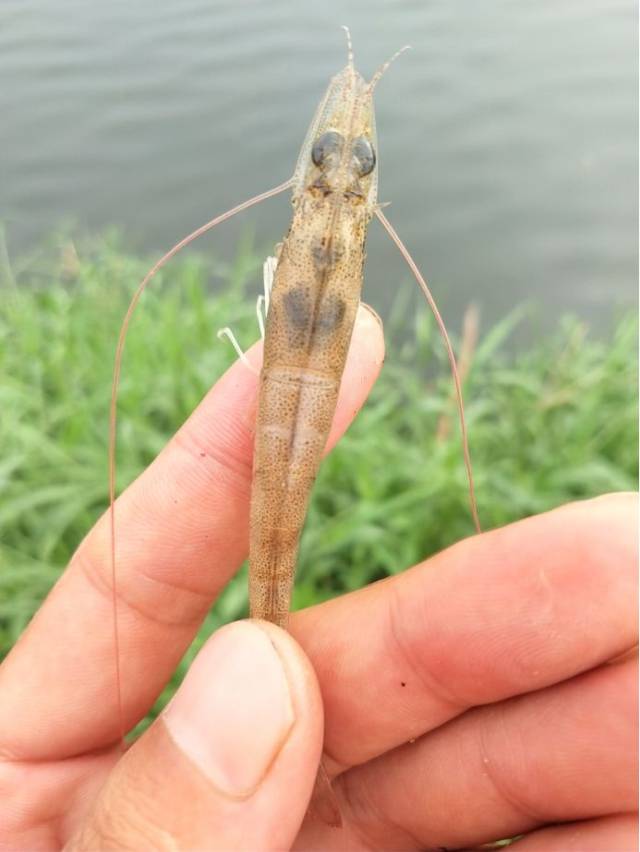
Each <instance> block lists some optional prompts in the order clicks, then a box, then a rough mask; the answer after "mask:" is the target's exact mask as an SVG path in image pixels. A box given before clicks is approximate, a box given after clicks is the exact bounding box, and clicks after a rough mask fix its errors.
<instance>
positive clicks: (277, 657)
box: [72, 621, 323, 850]
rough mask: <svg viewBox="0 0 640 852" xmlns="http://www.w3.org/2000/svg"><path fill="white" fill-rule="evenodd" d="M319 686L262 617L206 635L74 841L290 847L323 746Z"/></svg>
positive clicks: (87, 845)
mask: <svg viewBox="0 0 640 852" xmlns="http://www.w3.org/2000/svg"><path fill="white" fill-rule="evenodd" d="M322 731H323V716H322V704H321V699H320V691H319V688H318V684H317V681H316V677H315V674H314V672H313V670H312V668H311V665H310V663H309V662H308V660H307V658H306V657H305V656H304V654H303V652H302V651H301V650H300V648H299V646H298V645H297V644H296V642H295V641H294V640H293V639H292V638H291V637H290V636H289V635H288V634H287V633H285V632H284V631H283V630H280V629H279V628H277V627H275V626H274V625H271V624H267V623H266V622H258V621H253V622H252V621H241V622H236V623H235V624H230V625H227V626H226V627H223V628H222V629H221V630H219V631H218V632H217V633H215V634H214V635H213V636H212V637H211V638H210V639H209V641H208V642H207V643H206V645H205V646H204V647H203V648H202V650H201V651H200V653H199V654H198V656H197V658H196V660H195V661H194V663H193V665H192V666H191V668H190V670H189V672H188V674H187V676H186V677H185V679H184V682H183V683H182V686H181V687H180V689H179V690H178V692H177V693H176V695H175V697H174V698H173V700H172V701H171V703H170V704H169V705H168V706H167V708H166V709H165V711H164V712H163V714H162V715H161V716H160V717H159V718H158V719H157V720H156V721H155V722H154V724H153V725H152V726H151V728H150V729H149V730H148V731H147V732H146V733H145V734H144V735H143V736H142V737H141V738H140V740H138V741H137V742H136V743H135V745H133V746H132V747H131V749H130V750H129V751H128V752H127V754H126V755H125V756H124V757H123V758H122V760H121V761H120V763H119V764H118V765H117V766H116V768H115V769H114V771H113V772H112V774H111V775H110V777H109V780H108V781H107V784H106V785H105V787H104V788H103V790H102V791H101V793H100V796H99V799H98V802H97V804H96V806H95V808H94V811H93V813H92V815H91V816H90V817H89V820H88V824H87V825H86V826H85V828H84V829H83V831H82V832H81V833H80V835H79V836H78V837H77V839H76V842H75V844H72V848H74V849H96V848H100V849H103V848H118V849H122V848H125V849H140V848H142V849H156V850H162V849H172V850H175V849H176V848H179V849H210V850H214V849H224V850H229V849H252V850H253V849H265V850H269V849H283V848H284V849H288V848H289V847H290V846H291V844H292V843H293V841H294V839H295V837H296V834H297V833H298V829H299V827H300V824H301V822H302V820H303V818H304V815H305V812H306V809H307V806H308V803H309V798H310V796H311V792H312V789H313V784H314V780H315V777H316V773H317V770H318V763H319V760H320V755H321V751H322Z"/></svg>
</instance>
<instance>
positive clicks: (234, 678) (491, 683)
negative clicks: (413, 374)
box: [0, 313, 636, 852]
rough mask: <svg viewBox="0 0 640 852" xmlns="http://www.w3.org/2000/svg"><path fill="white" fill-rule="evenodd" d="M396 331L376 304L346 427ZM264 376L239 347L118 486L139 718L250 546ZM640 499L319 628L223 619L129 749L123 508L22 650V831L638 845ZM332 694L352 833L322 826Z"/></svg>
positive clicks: (362, 599) (517, 540)
mask: <svg viewBox="0 0 640 852" xmlns="http://www.w3.org/2000/svg"><path fill="white" fill-rule="evenodd" d="M382 345H383V344H382V339H381V334H380V330H379V328H378V327H377V323H375V321H374V320H372V319H371V317H370V315H368V314H366V313H364V314H361V316H360V321H359V323H358V325H357V327H356V332H355V334H354V341H353V345H352V350H351V352H350V356H349V358H350V360H349V364H348V367H347V371H346V374H345V380H344V382H343V387H342V389H341V397H340V402H339V408H338V412H337V414H336V420H335V424H334V431H333V433H332V439H331V440H332V442H334V441H335V440H336V439H337V437H338V436H339V434H340V433H341V432H342V431H344V428H345V427H346V425H347V422H348V421H349V420H350V419H351V417H352V416H353V415H354V414H355V411H356V410H357V409H358V408H359V406H360V405H361V403H362V402H363V400H364V398H365V397H366V394H367V392H368V390H369V388H370V386H371V385H372V383H373V381H374V380H375V377H376V375H377V372H378V369H379V366H380V363H381V360H382ZM250 357H251V358H255V359H256V361H258V359H259V352H258V351H255V352H252V353H250ZM255 392H256V380H255V378H254V377H253V376H252V375H251V374H250V373H249V371H247V370H246V369H245V368H244V367H243V366H242V365H240V364H236V365H234V367H233V368H232V369H231V370H230V371H229V372H228V373H227V374H226V375H225V376H224V377H223V379H221V381H220V382H219V383H218V385H216V387H215V388H214V390H213V391H212V392H211V393H210V394H209V396H208V397H207V399H206V400H205V401H204V402H203V403H202V405H201V406H200V407H199V409H198V410H197V411H196V413H195V414H194V415H193V416H192V418H190V420H189V422H188V423H187V424H186V425H185V427H183V429H182V430H181V431H180V432H179V433H178V436H177V437H176V438H175V439H174V440H173V441H172V442H171V443H170V444H169V445H168V447H167V448H166V449H165V450H164V451H163V453H161V455H160V456H159V458H158V460H157V461H156V462H154V464H153V465H152V466H151V467H150V468H149V469H148V470H147V471H146V472H145V474H143V476H142V477H140V478H139V479H138V480H137V481H136V483H134V485H133V486H132V487H131V488H129V489H128V490H127V492H126V493H125V494H124V495H123V496H122V497H121V498H120V500H119V502H118V520H119V523H118V566H119V573H118V591H119V595H120V599H121V600H120V604H119V622H120V646H121V654H120V657H121V661H122V672H121V679H122V684H123V698H124V714H125V721H126V724H127V726H132V725H133V724H135V722H136V721H137V720H138V719H139V718H141V717H142V716H143V715H144V714H145V713H146V711H147V710H148V708H149V707H150V706H151V704H152V703H153V701H154V699H155V698H156V696H157V694H158V693H159V692H160V690H161V688H162V686H163V685H164V683H165V682H166V680H167V679H168V677H169V676H170V674H171V672H172V671H173V669H174V668H175V666H176V664H177V662H178V660H179V659H180V657H181V656H182V654H183V653H184V651H185V649H186V647H188V645H189V643H190V641H191V639H192V638H193V636H194V634H195V632H196V630H197V627H198V624H199V622H200V621H201V619H202V617H203V616H204V614H205V613H206V612H207V611H208V609H209V607H210V605H211V601H212V600H213V599H214V598H215V597H216V595H217V594H218V593H219V591H220V590H221V588H222V587H223V586H224V584H225V583H226V582H227V580H228V579H229V577H230V576H231V575H232V574H233V572H234V571H235V570H236V568H237V566H238V564H239V563H240V562H241V561H242V558H243V557H244V555H245V553H246V542H247V516H248V497H249V480H250V470H251V462H250V459H251V445H252V439H251V424H252V419H253V413H254V407H255ZM631 504H632V500H631V499H630V498H627V497H624V496H615V497H611V498H606V499H601V500H597V501H590V502H587V503H582V504H576V505H573V506H569V507H566V508H564V509H561V510H558V511H557V512H552V513H549V514H547V515H544V516H540V517H538V518H533V519H530V520H527V521H524V522H522V523H520V524H515V525H512V526H511V527H507V528H505V529H503V530H498V531H495V532H492V533H488V534H485V535H483V536H480V537H475V538H472V539H468V540H466V541H464V542H462V543H460V544H458V545H456V546H455V547H453V548H451V549H450V550H448V551H446V552H444V553H442V554H440V555H439V556H437V557H435V558H434V559H433V560H430V561H429V562H427V563H425V564H424V565H421V566H418V567H416V568H414V569H412V570H411V571H408V572H405V573H404V574H402V575H399V576H398V577H394V578H392V579H390V580H388V581H385V582H382V583H378V584H375V585H374V586H371V587H369V588H368V589H365V590H363V591H362V592H359V593H357V594H354V595H348V596H345V597H344V598H342V599H339V600H336V601H332V602H330V603H327V604H324V605H322V606H319V607H313V608H311V609H309V610H307V611H304V612H301V613H298V614H296V615H295V616H293V617H292V619H291V632H292V634H293V636H295V638H296V639H297V640H298V643H300V644H298V643H297V642H296V641H294V639H292V638H291V636H289V635H287V634H286V633H284V632H283V631H280V630H278V629H277V628H275V627H273V626H271V625H265V624H256V623H250V622H240V623H238V624H235V625H231V626H227V627H225V628H222V629H221V630H220V631H218V632H217V633H216V634H215V635H214V636H213V637H212V638H211V639H210V640H209V641H208V642H207V644H206V645H205V647H204V648H203V649H202V651H201V652H200V654H199V655H198V658H197V659H196V661H195V663H194V664H193V666H192V667H191V670H190V672H189V673H188V675H187V677H186V678H185V681H184V683H183V685H182V686H181V688H180V689H179V691H178V693H177V694H176V697H175V698H174V700H173V702H172V703H171V704H170V706H169V708H168V709H167V710H165V712H164V714H163V715H162V716H161V717H160V718H159V719H158V720H157V721H156V722H155V723H154V724H153V725H152V726H151V728H150V729H149V731H148V732H147V733H145V734H144V735H143V736H142V737H141V738H140V739H139V740H138V741H137V742H136V743H135V744H134V745H133V746H132V747H131V748H130V749H129V750H128V751H127V752H126V754H124V755H123V754H122V753H121V750H120V748H119V746H117V745H114V742H115V741H116V740H117V737H118V718H117V711H116V709H115V708H116V705H115V699H114V660H113V654H114V650H113V639H112V612H111V596H110V589H109V530H108V524H107V523H106V521H105V519H103V520H102V521H101V522H99V523H98V524H97V525H96V527H95V528H94V529H93V530H92V531H91V533H90V534H89V535H88V536H87V538H86V539H85V541H84V542H83V543H82V545H81V546H80V548H79V549H78V551H77V553H76V555H75V556H74V558H73V560H72V562H71V565H70V567H69V569H68V571H67V572H66V573H65V575H64V576H63V578H62V579H61V581H60V582H59V583H58V585H57V586H56V588H55V589H54V591H53V592H52V594H51V595H50V597H49V598H48V599H47V601H46V602H45V604H44V605H43V607H42V609H41V610H40V612H39V613H38V614H37V616H36V617H35V618H34V620H33V622H32V624H31V625H30V627H29V629H28V630H27V631H26V633H25V635H24V636H23V637H22V639H21V640H20V642H19V643H18V645H17V646H16V648H15V649H14V651H13V652H12V654H11V655H10V656H9V657H8V658H7V660H6V661H5V663H4V665H3V667H2V668H1V669H0V695H1V696H2V702H1V703H0V749H1V753H2V757H3V761H2V764H1V768H0V826H1V828H0V848H8V849H20V850H25V849H33V848H57V847H59V846H62V845H64V844H65V843H67V844H68V848H71V849H97V848H131V849H145V848H153V849H163V848H171V849H174V848H179V849H198V850H205V849H206V850H213V849H225V850H226V849H231V848H244V849H251V850H255V849H282V848H288V847H290V846H292V845H294V846H295V847H296V848H301V849H302V848H315V849H318V848H322V849H332V848H348V849H358V848H361V849H364V848H377V849H391V848H392V849H405V848H407V849H411V848H424V847H425V846H427V847H429V846H443V845H444V846H461V845H464V846H470V845H474V844H478V843H482V842H485V841H488V840H491V839H496V838H498V837H504V836H512V835H514V834H517V833H520V832H531V834H529V836H528V837H527V838H526V839H525V840H524V841H522V842H521V845H522V848H523V849H534V848H535V849H553V848H562V849H571V848H576V849H580V850H581V852H583V850H587V849H608V850H609V849H627V848H631V845H632V843H633V835H632V831H633V828H632V825H631V818H630V817H629V816H628V814H629V812H630V811H631V810H632V809H633V808H634V806H635V799H634V796H633V778H634V775H633V774H632V767H633V760H634V755H635V749H634V742H633V738H634V727H633V722H634V709H633V697H634V693H633V692H632V691H631V690H630V686H629V682H630V680H631V678H632V677H633V673H632V667H633V662H632V661H631V660H629V659H625V660H624V661H621V662H618V663H616V664H615V665H605V664H606V663H607V662H609V661H611V660H612V659H613V658H615V657H618V656H620V655H622V654H625V652H627V651H628V650H629V649H630V648H631V647H633V645H634V643H635V641H636V634H635V629H636V628H635V620H634V608H633V597H634V593H635V588H634V573H633V553H634V547H635V540H634V537H633V526H632V525H633V520H634V518H633V507H632V505H631ZM300 646H302V648H303V649H304V652H303V651H302V650H301V647H300ZM309 660H310V661H311V664H312V665H310V664H309ZM314 670H315V673H314ZM321 695H322V699H321V697H320V696H321ZM323 703H324V716H325V718H324V749H325V752H326V753H327V754H328V755H330V758H328V759H326V760H325V765H326V766H327V768H328V770H329V772H330V774H331V775H333V776H334V790H335V792H336V795H337V798H338V802H339V805H340V810H341V813H342V818H343V829H342V830H336V829H331V828H330V827H328V826H327V825H326V824H324V823H322V822H321V821H320V820H318V819H315V818H313V817H310V816H309V817H307V818H306V820H305V823H304V825H303V827H302V829H301V830H300V824H301V823H302V821H303V819H304V817H305V812H306V810H307V805H308V801H309V796H310V794H311V790H312V787H313V782H314V779H315V775H316V771H317V766H318V760H319V757H320V752H321V750H322V747H323V708H322V705H323ZM587 820H591V821H587ZM559 821H575V822H574V823H573V824H572V825H571V826H566V827H557V828H544V826H545V825H547V824H548V823H553V822H559ZM558 832H565V833H566V832H570V833H571V832H572V833H573V835H572V836H573V838H574V840H573V841H571V840H568V839H567V835H566V834H564V835H563V834H561V835H560V836H558ZM576 832H579V833H578V834H576ZM576 838H577V839H576ZM571 842H573V844H574V845H573V847H572V846H571ZM535 844H538V845H535Z"/></svg>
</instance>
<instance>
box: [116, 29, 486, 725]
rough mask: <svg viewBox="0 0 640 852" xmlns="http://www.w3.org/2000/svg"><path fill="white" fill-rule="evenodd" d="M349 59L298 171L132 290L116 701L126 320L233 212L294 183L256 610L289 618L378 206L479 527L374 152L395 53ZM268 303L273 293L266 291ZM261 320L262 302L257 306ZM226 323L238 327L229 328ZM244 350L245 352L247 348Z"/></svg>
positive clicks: (259, 454) (270, 340)
mask: <svg viewBox="0 0 640 852" xmlns="http://www.w3.org/2000/svg"><path fill="white" fill-rule="evenodd" d="M344 29H345V31H346V33H347V44H348V60H347V65H346V67H345V68H344V69H343V70H342V71H341V72H340V73H339V74H337V75H336V76H335V77H334V78H333V79H332V80H331V82H330V84H329V87H328V89H327V91H326V94H325V95H324V97H323V99H322V100H321V102H320V105H319V106H318V109H317V111H316V114H315V117H314V119H313V121H312V122H311V125H310V127H309V130H308V133H307V136H306V139H305V141H304V144H303V146H302V149H301V151H300V155H299V158H298V162H297V165H296V168H295V171H294V174H293V176H292V178H290V179H289V180H287V181H285V182H284V183H282V184H279V185H278V186H276V187H274V188H273V189H270V190H267V191H266V192H263V193H261V194H260V195H257V196H255V197H254V198H251V199H249V200H248V201H245V202H243V203H241V204H239V205H238V206H236V207H234V208H233V209H232V210H229V211H228V212H226V213H224V214H222V215H221V216H218V217H216V218H215V219H212V220H211V221H210V222H208V223H207V224H205V225H203V226H201V227H200V228H198V229H197V230H196V231H194V232H193V233H192V234H190V235H189V236H187V237H185V238H184V239H183V240H181V241H180V242H179V243H178V244H177V245H176V246H174V247H173V248H172V249H170V251H169V252H167V254H165V255H164V257H163V258H161V259H160V260H159V261H158V262H157V263H156V264H155V265H154V266H153V267H152V269H151V270H150V271H149V273H147V275H146V276H145V278H144V279H143V281H142V282H141V284H140V285H139V287H138V289H137V290H136V292H135V293H134V296H133V298H132V300H131V303H130V306H129V308H128V310H127V313H126V315H125V318H124V320H123V323H122V327H121V330H120V336H119V339H118V345H117V349H116V357H115V363H114V373H113V386H112V397H111V409H110V430H109V435H110V439H109V496H110V526H111V574H112V577H111V580H112V594H113V618H114V622H113V632H114V644H115V657H116V672H115V675H116V685H117V702H118V712H119V718H120V727H121V734H122V738H124V730H123V727H124V723H123V718H124V714H123V703H122V694H121V683H120V651H119V646H118V615H117V605H116V604H117V598H116V579H117V578H116V558H115V541H116V524H115V511H114V507H115V496H116V495H115V454H116V434H117V433H116V411H117V408H116V400H117V392H118V386H119V380H120V367H121V360H122V354H123V349H124V343H125V338H126V333H127V329H128V326H129V322H130V320H131V316H132V313H133V311H134V309H135V307H136V305H137V303H138V301H139V299H140V296H141V295H142V292H143V290H144V289H145V287H146V286H147V284H148V282H149V281H150V280H151V278H152V277H153V275H154V274H155V273H156V272H157V271H158V270H159V269H160V268H161V267H162V266H164V264H165V263H166V262H167V261H168V260H169V259H170V258H172V257H173V256H174V255H175V254H176V253H177V252H178V251H179V250H180V249H181V248H183V247H184V246H186V245H188V244H189V243H190V242H192V241H193V240H194V239H195V238H196V237H198V236H200V235H201V234H203V233H205V232H206V231H209V230H211V229H212V228H213V227H215V226H216V225H218V224H220V223H222V222H223V221H225V220H226V219H229V218H230V217H232V216H234V215H235V214H236V213H239V212H241V211H242V210H246V209H247V208H249V207H251V206H253V205H254V204H258V203H259V202H261V201H264V200H266V199H267V198H271V197H273V196H275V195H277V194H278V193H280V192H283V191H285V190H287V189H291V190H292V203H293V218H292V222H291V226H290V228H289V231H288V233H287V235H286V237H285V239H284V241H283V242H282V244H281V245H280V247H279V250H278V251H277V255H278V256H277V259H276V261H275V270H274V262H273V260H270V261H268V262H267V264H265V268H266V270H267V273H266V276H265V277H266V279H271V278H273V281H272V287H271V282H270V281H269V282H268V286H265V291H266V296H267V298H268V310H267V316H266V331H265V335H264V336H265V340H264V360H263V367H262V370H261V373H260V387H259V403H258V414H257V425H256V433H255V449H254V463H253V482H252V491H251V515H250V555H249V563H250V568H249V601H250V613H251V617H253V618H260V619H265V620H267V621H271V622H273V623H275V624H277V625H279V626H281V627H285V628H286V626H287V621H288V615H289V608H290V600H291V590H292V586H293V579H294V575H295V567H296V557H297V552H298V544H299V540H300V535H301V531H302V527H303V524H304V521H305V516H306V512H307V506H308V503H309V498H310V493H311V489H312V487H313V484H314V481H315V478H316V475H317V472H318V468H319V465H320V460H321V456H322V452H323V450H324V447H325V444H326V441H327V436H328V433H329V428H330V426H331V422H332V420H333V415H334V412H335V408H336V403H337V398H338V390H339V386H340V380H341V377H342V373H343V370H344V366H345V361H346V357H347V352H348V349H349V343H350V340H351V334H352V331H353V325H354V321H355V316H356V312H357V309H358V305H359V302H360V293H361V289H362V282H363V268H364V259H365V252H364V246H365V239H366V235H367V229H368V226H369V223H370V222H371V219H372V218H373V217H374V216H376V217H377V218H378V219H379V221H380V222H381V223H382V225H383V226H384V228H385V229H386V230H387V232H388V233H389V235H390V236H391V238H392V240H393V241H394V242H395V243H396V245H397V246H398V248H399V250H400V252H401V253H402V255H403V257H404V259H405V260H406V262H407V263H408V265H409V267H410V269H411V271H412V272H413V274H414V276H415V278H416V280H417V282H418V284H419V285H420V287H421V289H422V291H423V293H424V295H425V298H426V299H427V301H428V303H429V305H430V307H431V308H432V310H433V312H434V315H435V318H436V321H437V324H438V327H439V329H440V331H441V333H442V336H443V338H444V342H445V345H446V348H447V353H448V357H449V361H450V365H451V371H452V374H453V378H454V385H455V393H456V398H457V403H458V411H459V416H460V425H461V434H462V445H463V451H464V460H465V466H466V470H467V476H468V483H469V495H470V503H471V511H472V515H473V519H474V524H475V526H476V529H477V530H478V531H479V530H480V524H479V520H478V513H477V507H476V499H475V491H474V484H473V476H472V468H471V459H470V456H469V448H468V439H467V431H466V425H465V419H464V408H463V401H462V389H461V384H460V379H459V375H458V370H457V366H456V360H455V355H454V352H453V348H452V346H451V343H450V340H449V337H448V335H447V331H446V328H445V326H444V322H443V320H442V318H441V316H440V314H439V312H438V309H437V307H436V304H435V302H434V300H433V297H432V295H431V293H430V291H429V288H428V286H427V284H426V281H425V280H424V278H423V277H422V275H421V273H420V271H419V269H418V267H417V266H416V264H415V262H414V261H413V259H412V258H411V256H410V255H409V253H408V251H407V249H406V248H405V247H404V245H403V243H402V242H401V240H400V238H399V236H398V235H397V233H396V232H395V230H394V229H393V226H392V225H391V223H390V222H389V220H388V219H387V218H386V216H385V215H384V213H383V212H382V210H381V207H380V205H378V201H377V192H378V157H377V139H376V131H375V119H374V109H373V94H374V90H375V87H376V85H377V83H378V81H379V80H380V78H381V77H382V75H383V74H384V72H385V71H386V70H387V68H388V66H389V65H390V64H391V62H392V61H393V60H394V59H395V58H396V57H397V56H398V55H399V54H400V53H402V52H403V51H404V50H405V49H406V48H402V50H400V51H398V52H397V53H396V54H395V55H394V56H392V57H391V59H390V60H388V61H387V62H385V63H384V64H383V65H382V66H381V67H380V68H379V69H378V71H377V72H376V73H375V74H374V76H373V77H372V79H371V80H370V81H369V82H368V83H367V82H366V81H365V80H364V79H363V77H362V76H361V75H360V73H359V72H358V71H357V70H356V69H355V65H354V58H353V49H352V45H351V38H350V34H349V31H348V29H347V28H346V27H344ZM265 303H267V300H266V299H265ZM258 315H259V320H260V323H261V329H262V320H261V317H260V311H258ZM222 333H223V334H227V335H228V336H229V337H231V339H232V342H234V345H235V346H236V348H238V349H239V347H238V346H237V344H236V343H235V339H234V338H233V335H232V334H231V333H230V332H229V330H228V329H224V330H223V332H222ZM239 351H240V354H241V350H239Z"/></svg>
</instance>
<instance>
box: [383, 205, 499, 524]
mask: <svg viewBox="0 0 640 852" xmlns="http://www.w3.org/2000/svg"><path fill="white" fill-rule="evenodd" d="M376 216H377V217H378V219H379V220H380V222H381V223H382V225H383V227H384V229H385V231H386V232H387V233H388V234H389V236H390V237H391V239H392V240H393V242H394V243H395V244H396V246H397V247H398V249H399V251H400V254H401V255H402V256H403V258H404V259H405V260H406V262H407V264H408V266H409V269H410V270H411V271H412V272H413V274H414V277H415V279H416V281H417V282H418V284H419V285H420V289H421V290H422V292H423V293H424V296H425V298H426V300H427V302H428V303H429V307H430V308H431V310H432V312H433V315H434V317H435V318H436V323H437V324H438V328H439V329H440V334H441V335H442V338H443V340H444V345H445V347H446V349H447V355H448V356H449V364H450V365H451V374H452V376H453V382H454V384H455V389H456V400H457V403H458V414H459V416H460V432H461V434H462V452H463V454H464V466H465V468H466V470H467V480H468V482H469V502H470V504H471V515H472V517H473V523H474V526H475V528H476V532H482V528H481V526H480V518H479V517H478V504H477V502H476V491H475V487H474V484H473V469H472V466H471V453H470V452H469V440H468V435H467V424H466V421H465V416H464V402H463V400H462V385H461V383H460V376H459V374H458V365H457V364H456V356H455V354H454V351H453V346H452V345H451V340H450V339H449V335H448V333H447V329H446V326H445V324H444V320H443V319H442V316H441V314H440V311H439V310H438V306H437V305H436V302H435V299H434V298H433V295H432V294H431V290H430V289H429V287H428V285H427V282H426V281H425V280H424V278H423V277H422V274H421V272H420V270H419V269H418V267H417V266H416V263H415V261H414V259H413V258H412V257H411V255H410V254H409V251H408V249H407V248H406V246H405V244H404V243H403V242H402V240H401V239H400V237H399V236H398V234H397V233H396V230H395V228H394V227H393V225H392V224H391V222H390V221H389V220H388V219H387V217H386V216H385V215H384V213H383V212H382V210H381V209H380V208H379V207H377V208H376Z"/></svg>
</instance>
